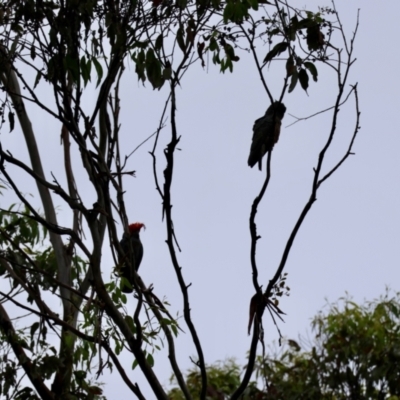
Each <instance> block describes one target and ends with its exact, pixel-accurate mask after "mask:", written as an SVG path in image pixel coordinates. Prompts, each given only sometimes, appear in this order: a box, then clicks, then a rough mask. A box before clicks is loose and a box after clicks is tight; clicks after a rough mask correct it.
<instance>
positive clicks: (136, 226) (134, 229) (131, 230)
mask: <svg viewBox="0 0 400 400" xmlns="http://www.w3.org/2000/svg"><path fill="white" fill-rule="evenodd" d="M142 228H144V229H146V226H145V225H144V224H142V223H141V222H135V223H134V224H130V225H129V226H128V229H129V233H131V234H132V233H135V232H140V229H142Z"/></svg>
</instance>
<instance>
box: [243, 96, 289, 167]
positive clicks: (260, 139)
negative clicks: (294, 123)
mask: <svg viewBox="0 0 400 400" xmlns="http://www.w3.org/2000/svg"><path fill="white" fill-rule="evenodd" d="M285 111H286V107H285V105H284V104H283V103H281V102H279V101H275V102H274V103H272V104H271V105H270V106H269V107H268V109H267V111H266V112H265V115H264V116H263V117H261V118H258V119H257V120H256V121H255V122H254V126H253V139H252V143H251V148H250V155H249V160H248V164H249V166H250V167H251V168H253V167H254V166H255V165H256V164H257V163H258V168H259V170H260V171H261V160H262V158H263V157H264V155H265V154H266V153H267V152H268V151H271V150H272V149H273V148H274V145H275V143H276V142H277V141H278V139H279V134H280V132H281V124H282V119H283V116H284V115H285Z"/></svg>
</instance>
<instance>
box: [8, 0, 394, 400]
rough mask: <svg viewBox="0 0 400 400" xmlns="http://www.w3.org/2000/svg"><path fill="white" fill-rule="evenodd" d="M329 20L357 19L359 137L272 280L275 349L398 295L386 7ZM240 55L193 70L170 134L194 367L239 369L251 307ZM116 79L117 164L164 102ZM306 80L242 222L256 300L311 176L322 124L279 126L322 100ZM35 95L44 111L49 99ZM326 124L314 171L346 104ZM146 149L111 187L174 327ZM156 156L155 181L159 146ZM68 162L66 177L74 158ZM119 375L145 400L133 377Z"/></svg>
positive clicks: (389, 15)
mask: <svg viewBox="0 0 400 400" xmlns="http://www.w3.org/2000/svg"><path fill="white" fill-rule="evenodd" d="M329 4H330V3H329V2H322V1H308V2H305V3H304V4H297V6H298V7H300V8H302V6H304V8H307V9H315V8H313V7H316V5H329ZM336 7H337V10H338V12H339V14H340V17H341V20H342V23H343V25H344V28H345V32H346V34H347V37H348V38H350V36H351V34H352V32H353V30H354V28H355V24H356V19H357V10H358V9H360V26H359V30H358V34H357V37H356V41H355V52H354V55H355V57H356V58H357V61H356V63H355V64H354V67H353V68H352V70H351V74H350V77H349V81H348V84H355V83H358V90H359V99H360V104H359V105H360V111H361V121H360V125H361V130H360V132H359V134H358V136H357V139H356V142H355V144H354V148H353V151H354V153H355V155H353V156H351V157H349V159H348V160H347V161H346V162H345V163H344V165H343V166H342V167H341V168H340V169H339V170H338V171H337V172H336V173H335V174H334V175H333V176H332V177H331V178H330V179H329V180H328V181H327V182H326V183H325V184H324V185H323V186H322V188H321V190H320V191H319V193H318V196H317V201H316V202H315V203H314V205H313V208H312V210H311V212H310V213H309V215H308V216H307V218H306V221H305V223H304V224H303V226H302V227H301V229H300V232H299V234H298V236H297V238H296V241H295V243H294V246H293V248H292V251H291V253H290V256H289V259H288V262H287V265H286V268H285V272H287V273H288V278H287V284H288V285H289V286H290V288H291V290H290V296H289V297H284V298H283V299H282V300H281V303H280V306H281V308H282V310H283V311H284V312H285V313H286V314H287V315H286V316H285V322H284V323H280V325H279V326H280V330H281V332H282V334H283V336H284V337H287V338H297V336H298V335H299V334H302V335H304V334H306V332H307V330H308V331H310V320H311V318H312V317H313V316H314V315H316V313H317V312H318V311H319V310H321V309H323V308H324V306H325V305H326V303H327V301H328V302H334V301H336V300H337V299H339V298H340V297H342V296H344V295H345V294H346V293H348V294H350V295H351V296H352V297H353V299H354V300H355V301H356V302H362V301H363V300H365V299H367V300H372V299H374V298H377V297H379V296H380V295H381V294H383V293H384V291H385V287H386V286H389V287H391V288H392V289H393V290H394V291H398V290H399V288H398V283H399V278H400V272H399V267H400V262H399V261H400V246H399V240H400V211H399V196H400V180H399V167H400V161H399V156H398V150H399V148H400V135H399V134H398V133H399V122H398V109H399V105H400V104H399V95H398V93H399V89H400V78H399V74H398V65H399V62H400V56H399V52H398V51H396V50H395V49H396V48H397V45H395V39H396V38H397V37H399V33H400V32H399V30H400V27H399V24H398V20H397V16H398V14H399V12H400V4H399V3H398V2H397V1H396V0H388V1H387V2H385V7H383V6H382V5H381V4H380V3H378V2H366V1H361V0H352V1H339V0H338V1H337V2H336ZM263 51H264V52H265V54H266V52H267V51H268V50H267V48H265V49H260V52H261V53H260V54H262V52H263ZM240 56H241V60H240V62H238V63H235V65H234V73H233V74H229V73H225V74H224V75H223V74H221V73H219V71H218V68H217V67H215V66H213V65H210V66H209V67H208V68H207V69H206V70H203V69H202V68H201V66H200V65H196V66H194V67H193V68H192V70H191V71H190V72H189V73H188V74H187V75H185V77H184V79H183V81H182V85H181V87H180V88H179V89H178V91H177V123H178V133H179V135H181V136H182V137H181V140H180V143H179V146H178V147H179V148H180V151H178V152H177V153H176V158H175V172H174V180H173V185H172V203H173V216H174V224H175V230H176V234H177V239H178V242H179V245H180V247H181V249H182V252H181V253H179V254H178V257H179V264H180V266H181V267H182V272H183V275H184V277H185V279H186V282H187V283H191V284H192V285H191V287H190V289H189V295H190V304H191V309H192V317H193V322H194V324H195V326H196V328H197V331H198V334H199V337H200V340H201V342H202V345H203V350H204V355H205V358H206V362H207V363H208V364H211V363H213V362H215V361H217V360H224V359H226V358H229V357H235V358H236V359H237V361H238V362H239V363H241V364H244V363H245V357H246V352H247V351H248V349H249V346H250V340H251V337H250V336H248V335H247V322H248V308H249V301H250V298H251V297H252V295H253V294H254V288H253V284H252V274H251V266H250V257H249V255H250V233H249V229H248V226H249V213H250V207H251V204H252V202H253V200H254V197H255V196H256V195H257V194H258V192H259V190H260V188H261V185H262V184H263V181H264V178H265V171H264V170H263V171H262V172H260V171H258V169H257V168H253V169H251V168H249V167H248V166H247V158H248V153H249V149H250V144H251V137H252V126H253V123H254V120H255V119H257V118H259V117H260V116H262V115H263V114H264V112H265V110H266V108H267V107H268V105H269V100H268V97H267V95H266V93H265V91H264V89H263V87H262V85H261V81H260V79H259V76H258V75H257V71H256V69H255V67H254V65H253V63H252V60H251V58H250V57H249V56H246V54H244V53H243V54H240ZM129 68H130V71H128V73H127V74H126V77H125V81H124V85H123V86H122V92H121V103H122V110H121V135H122V140H123V150H124V151H126V154H129V153H130V152H131V151H132V150H133V149H135V148H136V147H137V146H138V145H139V144H140V143H141V142H142V141H143V140H145V139H146V138H147V137H148V136H150V135H151V134H152V133H153V132H154V130H155V129H156V127H157V125H158V122H159V119H160V114H161V111H162V108H163V106H164V102H165V99H166V96H167V92H166V90H164V89H162V90H161V91H153V90H152V89H151V87H150V85H149V84H147V85H145V87H143V85H142V84H140V83H138V82H137V78H136V76H135V74H134V68H133V67H132V65H130V66H128V70H129ZM279 68H282V66H272V67H271V68H270V70H269V71H266V74H265V77H266V80H267V83H268V85H270V88H271V91H272V93H273V96H274V97H275V98H278V97H279V94H280V90H281V85H282V82H283V78H282V74H281V71H280V69H279ZM319 72H320V79H319V81H318V82H317V83H315V82H312V81H310V87H309V90H308V95H307V94H306V93H305V92H304V91H303V90H301V89H300V88H296V89H295V91H294V92H293V93H291V94H288V95H286V96H285V98H284V100H283V102H284V103H285V105H286V107H287V112H286V115H285V118H284V120H283V124H282V130H281V137H280V139H279V142H278V144H277V145H276V147H275V149H274V151H273V155H272V178H271V183H270V187H269V189H268V191H267V193H266V195H265V196H264V198H263V200H262V203H261V204H260V206H259V212H258V214H257V219H256V223H257V227H258V233H259V234H260V235H261V239H260V240H259V242H258V250H257V262H258V268H259V274H260V278H259V281H260V283H261V284H262V285H263V286H264V288H265V287H266V285H267V284H268V280H269V279H270V278H271V277H272V275H273V274H274V273H275V270H276V268H277V266H278V264H279V261H280V258H281V256H282V252H283V249H284V246H285V244H286V242H287V239H288V236H289V234H290V232H291V230H292V229H293V226H294V224H295V222H296V220H297V218H298V216H299V214H300V212H301V210H302V208H303V207H304V205H305V202H306V201H307V200H308V197H309V195H310V189H311V183H312V179H313V167H314V166H315V165H316V162H317V158H318V154H319V151H320V150H321V148H322V146H323V145H324V143H325V141H326V139H327V135H328V133H329V128H330V125H329V122H330V118H331V115H330V114H322V115H319V116H317V117H315V118H313V119H311V120H307V121H303V122H299V123H297V124H295V125H291V124H292V123H293V122H294V120H295V119H294V117H293V116H296V117H305V116H308V115H311V114H314V113H315V112H317V111H320V110H321V109H324V108H326V107H328V106H329V105H331V104H332V102H333V101H334V98H335V84H334V79H335V77H334V75H333V74H332V73H331V72H330V71H329V70H327V69H322V68H321V70H320V71H319ZM42 95H43V96H44V98H45V97H46V96H48V99H49V101H51V97H50V93H48V94H47V93H46V92H43V93H42ZM86 101H87V104H88V107H90V105H91V104H93V103H94V101H95V97H94V95H93V97H91V96H90V94H89V95H88V98H87V100H86ZM339 118H340V121H339V125H338V131H337V137H335V142H334V143H333V146H332V148H331V149H330V151H329V154H328V156H327V165H326V167H325V168H326V169H325V171H326V170H329V167H330V166H333V165H335V162H337V160H339V159H340V158H341V157H342V155H343V154H344V152H345V150H346V148H347V146H348V143H349V140H350V138H351V135H352V133H353V131H354V126H355V114H354V101H353V100H352V99H351V100H350V101H349V103H348V104H346V105H345V106H344V107H342V109H341V111H340V114H339ZM32 123H33V125H34V129H35V130H36V132H37V133H38V135H39V148H40V151H41V154H42V156H43V160H44V164H45V170H46V171H47V173H49V172H50V171H52V172H53V173H54V174H55V175H56V176H57V177H58V178H59V179H60V180H61V181H62V179H63V172H62V169H60V165H59V157H58V155H61V151H62V148H61V146H60V140H59V132H60V128H59V126H58V125H57V124H56V123H54V122H53V121H51V120H49V119H47V118H46V117H44V116H43V115H40V113H36V114H34V116H33V117H32ZM289 125H291V126H289ZM18 135H19V133H18V131H17V132H15V133H12V134H11V135H9V134H7V133H6V134H5V135H4V134H3V135H2V136H3V138H4V141H5V142H6V143H7V145H8V148H9V149H11V150H12V151H13V152H15V154H20V155H21V156H24V152H25V149H24V148H23V147H22V146H21V142H20V140H19V138H18ZM169 135H170V132H169V130H168V128H166V129H165V130H164V131H162V133H161V144H162V145H165V144H166V143H168V140H169ZM3 138H2V139H3ZM152 145H153V142H152V140H150V141H148V142H147V143H145V144H144V145H143V146H141V147H140V148H139V149H138V150H137V151H136V152H135V153H134V155H133V156H132V157H131V158H130V159H129V161H128V168H129V169H134V170H135V171H136V177H135V178H128V179H127V180H126V181H125V189H126V197H125V202H126V204H127V208H128V215H129V218H130V219H131V221H132V222H135V221H140V222H143V223H145V224H146V230H145V231H142V233H141V239H142V242H143V246H144V257H143V260H142V264H141V267H140V275H141V277H142V278H143V280H144V282H145V283H146V284H147V285H149V284H153V285H154V291H155V293H156V294H157V295H158V297H160V298H165V299H167V300H168V302H169V303H170V304H171V312H172V314H173V315H175V313H176V312H179V314H180V315H181V314H182V296H181V293H180V290H179V287H178V285H177V282H176V278H175V273H174V270H173V267H172V265H171V262H170V258H169V255H168V252H167V246H166V243H165V240H166V229H165V226H164V225H163V222H162V220H161V199H160V197H159V195H158V193H157V191H156V190H155V184H154V178H153V176H152V158H151V156H150V154H149V151H151V150H152ZM3 146H4V145H3ZM157 154H158V165H159V166H160V167H159V172H160V177H162V170H163V167H164V165H165V164H164V158H163V157H164V156H163V147H162V146H161V147H159V149H158V153H157ZM75 156H76V157H77V159H76V160H77V165H78V162H79V161H78V154H77V153H76V154H75ZM77 168H78V167H77ZM263 169H264V167H263ZM48 177H49V176H48ZM21 182H23V181H21ZM85 182H86V181H85V179H84V175H83V174H82V175H81V176H79V177H78V188H79V189H80V190H81V193H82V195H83V197H84V198H85V199H86V200H87V203H88V204H91V203H90V201H91V200H92V199H94V194H93V192H91V190H90V188H89V187H88V185H87V184H86V183H85ZM23 184H25V183H24V182H23ZM35 190H36V189H35V187H34V186H32V185H31V184H30V183H29V182H28V181H26V193H32V195H33V196H36V197H37V194H36V193H35ZM11 201H13V198H12V196H11V194H9V193H5V194H4V195H3V199H2V204H7V202H11ZM55 201H56V204H58V205H59V208H58V212H59V214H58V216H59V222H60V224H66V225H67V226H69V225H70V223H71V216H70V213H69V211H68V209H67V207H66V206H65V205H63V204H62V203H61V202H60V201H59V199H55ZM93 201H94V200H93ZM120 232H121V234H122V228H121V227H120ZM103 257H104V258H103V265H104V269H103V271H104V279H105V280H107V279H109V276H110V273H111V268H112V266H113V262H112V258H111V254H110V251H109V248H108V245H106V246H105V248H104V251H103ZM134 306H135V301H134V299H133V298H131V299H129V303H128V309H129V308H130V307H131V309H132V312H133V310H134ZM264 327H265V340H266V343H267V344H269V343H273V341H276V340H277V339H278V334H277V331H276V329H275V328H274V326H273V324H272V323H271V321H270V319H269V317H268V316H267V315H265V316H264ZM182 328H183V329H184V330H185V332H186V333H185V334H180V335H179V337H178V339H177V341H176V347H177V354H178V360H179V361H180V362H181V366H182V368H183V369H184V370H185V369H187V368H189V367H191V366H192V364H191V361H190V359H189V357H190V356H194V355H195V350H194V347H193V345H192V344H191V340H190V335H189V333H188V330H187V328H186V327H185V325H184V322H183V320H182ZM121 359H122V360H123V363H124V365H125V366H126V368H127V369H128V370H129V366H130V365H131V363H132V361H133V360H132V358H130V356H129V355H128V354H126V355H123V356H122V358H121ZM155 360H156V365H155V367H154V368H155V371H156V373H158V374H159V375H160V377H161V382H162V383H163V384H165V385H167V384H168V379H169V376H170V374H171V368H170V366H169V362H168V359H167V357H166V352H165V351H161V352H160V353H159V354H156V355H155ZM129 375H130V376H131V377H132V380H133V381H134V382H138V383H139V385H140V386H141V387H142V390H143V391H144V393H145V394H146V395H147V396H148V398H149V399H151V398H152V396H151V394H150V392H149V388H148V387H146V383H145V381H144V379H143V378H142V376H141V373H140V371H139V370H135V371H133V372H130V374H129ZM100 379H103V380H104V381H105V382H107V383H110V384H107V385H106V386H105V394H106V395H109V398H111V399H112V398H115V397H114V396H113V394H114V395H115V385H118V390H119V394H120V395H128V393H129V390H128V389H125V388H124V387H123V384H122V383H121V381H120V379H119V377H118V376H117V374H114V375H113V377H112V378H110V377H108V376H104V377H103V378H100Z"/></svg>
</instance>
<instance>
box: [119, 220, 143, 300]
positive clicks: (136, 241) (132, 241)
mask: <svg viewBox="0 0 400 400" xmlns="http://www.w3.org/2000/svg"><path fill="white" fill-rule="evenodd" d="M143 227H144V228H146V227H145V226H144V224H142V223H141V222H135V223H134V224H130V225H129V226H128V230H129V234H127V233H124V235H123V236H122V240H121V242H120V245H121V247H122V250H123V252H124V255H125V256H124V258H123V260H122V267H121V275H122V276H123V277H124V278H125V279H126V280H127V281H128V282H129V283H130V287H128V286H127V285H124V286H123V288H122V291H123V292H124V293H132V292H133V275H134V274H133V268H135V270H136V272H137V270H138V269H139V266H140V262H141V261H142V257H143V246H142V242H141V241H140V237H139V232H140V229H142V228H143ZM131 251H132V253H131ZM131 254H132V258H130V260H129V261H130V262H127V261H128V260H127V259H128V258H129V257H130V255H131Z"/></svg>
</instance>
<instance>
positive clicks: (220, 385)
mask: <svg viewBox="0 0 400 400" xmlns="http://www.w3.org/2000/svg"><path fill="white" fill-rule="evenodd" d="M207 376H208V387H207V396H208V398H210V399H220V398H224V397H223V396H225V395H227V394H230V393H232V392H233V391H234V390H235V389H236V388H237V387H238V385H239V383H240V367H239V366H238V365H237V364H236V362H235V361H234V360H233V359H231V360H226V361H224V362H216V363H215V364H212V365H209V366H207ZM171 383H174V384H176V378H175V377H174V376H173V377H171ZM186 383H187V386H188V389H189V392H190V394H191V395H192V396H193V398H194V399H198V398H199V390H200V389H199V388H200V387H201V376H200V373H199V370H198V368H192V369H190V370H189V371H188V373H187V375H186ZM221 396H222V397H221ZM168 397H169V399H170V400H184V399H185V397H184V395H183V393H182V392H181V391H180V390H179V389H178V388H173V389H171V390H170V391H169V392H168Z"/></svg>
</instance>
